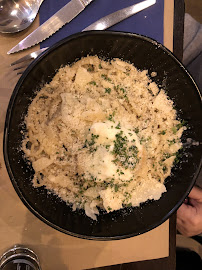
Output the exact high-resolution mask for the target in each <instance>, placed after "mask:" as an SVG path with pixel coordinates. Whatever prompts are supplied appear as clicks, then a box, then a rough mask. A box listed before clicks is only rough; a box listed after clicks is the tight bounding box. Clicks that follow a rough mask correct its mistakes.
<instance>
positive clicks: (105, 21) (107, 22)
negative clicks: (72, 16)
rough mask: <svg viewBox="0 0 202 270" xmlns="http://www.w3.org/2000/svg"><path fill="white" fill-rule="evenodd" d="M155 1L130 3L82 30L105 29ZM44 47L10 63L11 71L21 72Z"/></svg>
mask: <svg viewBox="0 0 202 270" xmlns="http://www.w3.org/2000/svg"><path fill="white" fill-rule="evenodd" d="M155 3H156V0H147V1H143V2H140V3H139V4H135V5H132V6H130V7H128V8H124V9H121V10H118V11H116V12H113V13H111V14H109V15H107V16H105V17H103V18H101V19H99V20H98V21H96V22H94V23H93V24H91V25H89V26H88V27H86V28H85V29H83V30H82V32H84V31H90V30H105V29H107V28H109V27H111V26H113V25H115V24H117V23H119V22H121V21H123V20H125V19H126V18H128V17H130V16H132V15H134V14H135V13H137V12H139V11H141V10H143V9H145V8H147V7H149V6H151V5H153V4H155ZM46 49H48V47H47V48H43V49H40V50H37V51H35V52H32V53H30V54H27V55H26V56H24V57H22V58H20V59H18V60H17V61H15V62H13V63H11V66H14V69H13V71H18V72H17V75H19V74H22V73H23V71H24V69H25V68H26V67H27V66H28V65H29V64H30V61H32V60H33V59H35V58H37V57H38V56H39V55H40V54H41V53H42V52H44V51H45V50H46ZM19 64H20V65H19Z"/></svg>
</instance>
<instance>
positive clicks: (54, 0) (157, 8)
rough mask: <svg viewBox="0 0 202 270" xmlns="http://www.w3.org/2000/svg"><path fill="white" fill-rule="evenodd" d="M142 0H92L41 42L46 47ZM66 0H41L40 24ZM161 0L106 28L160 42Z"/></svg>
mask: <svg viewBox="0 0 202 270" xmlns="http://www.w3.org/2000/svg"><path fill="white" fill-rule="evenodd" d="M141 1H142V0H94V1H93V2H91V3H90V4H89V5H88V6H87V7H86V8H85V9H84V10H83V11H82V12H81V13H80V14H79V15H78V16H77V17H76V18H74V19H73V20H72V21H71V22H70V23H68V24H66V25H65V26H64V27H63V28H61V29H60V30H59V31H58V32H56V33H55V34H54V35H53V36H51V37H50V38H48V39H46V40H45V41H43V42H42V43H41V48H44V47H49V46H51V45H53V44H54V43H56V42H57V41H59V40H61V39H63V38H65V37H67V36H69V35H72V34H75V33H77V32H80V31H82V30H83V29H84V28H86V27H87V26H89V25H90V24H92V23H94V22H95V21H97V20H98V19H100V18H102V17H104V16H106V15H108V14H110V13H112V12H115V11H117V10H119V9H122V8H125V7H128V6H131V5H133V4H136V3H139V2H141ZM68 2H70V0H45V1H44V2H43V4H42V6H41V8H40V12H39V14H40V24H42V23H44V22H45V21H46V20H47V19H49V18H50V17H51V16H52V15H53V14H54V13H55V12H56V11H58V10H59V9H60V8H62V7H63V6H64V5H66V4H67V3H68ZM163 22H164V0H157V2H156V4H155V5H153V6H151V7H149V8H147V9H145V10H143V11H141V12H139V13H137V14H135V15H133V16H131V17H130V18H127V19H126V20H124V21H122V22H120V23H118V24H116V25H114V26H112V27H110V28H108V30H115V31H125V32H131V33H138V34H142V35H145V36H148V37H151V38H153V39H155V40H157V41H159V42H160V43H163Z"/></svg>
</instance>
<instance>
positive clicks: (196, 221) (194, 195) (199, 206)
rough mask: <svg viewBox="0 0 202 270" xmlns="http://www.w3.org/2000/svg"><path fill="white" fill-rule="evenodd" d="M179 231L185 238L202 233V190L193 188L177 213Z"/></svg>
mask: <svg viewBox="0 0 202 270" xmlns="http://www.w3.org/2000/svg"><path fill="white" fill-rule="evenodd" d="M177 230H178V231H179V232H180V233H181V234H183V235H185V236H194V235H198V234H200V233H202V189H201V188H198V187H195V186H194V187H193V189H192V190H191V192H190V194H189V196H188V200H187V201H185V202H184V203H183V204H182V205H181V206H180V208H179V209H178V211H177Z"/></svg>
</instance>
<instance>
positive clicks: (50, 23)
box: [7, 0, 93, 54]
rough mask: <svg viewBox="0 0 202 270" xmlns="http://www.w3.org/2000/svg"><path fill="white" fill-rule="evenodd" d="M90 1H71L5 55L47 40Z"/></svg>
mask: <svg viewBox="0 0 202 270" xmlns="http://www.w3.org/2000/svg"><path fill="white" fill-rule="evenodd" d="M92 1H93V0H71V1H70V2H69V3H68V4H66V5H65V6H64V7H63V8H61V9H60V10H59V11H58V12H56V13H55V14H54V15H53V16H52V17H50V18H49V19H48V20H47V21H45V22H44V23H43V24H42V25H41V26H39V27H38V28H37V29H36V30H34V31H33V32H32V33H31V34H30V35H28V36H27V37H26V38H24V39H23V40H22V41H20V42H19V43H18V44H17V45H16V46H15V47H13V48H12V49H11V50H10V51H9V52H7V54H11V53H15V52H18V51H21V50H24V49H27V48H29V47H32V46H33V45H36V44H38V43H40V42H41V41H43V40H45V39H47V38H48V37H50V36H51V35H53V34H54V33H55V32H57V31H58V30H59V29H60V28H61V27H62V26H64V25H65V24H66V23H69V22H70V21H71V20H72V19H74V18H75V17H76V16H77V15H78V14H79V13H81V11H83V10H84V9H85V7H86V6H87V5H88V4H90V3H91V2H92Z"/></svg>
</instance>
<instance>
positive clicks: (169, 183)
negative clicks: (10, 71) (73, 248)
mask: <svg viewBox="0 0 202 270" xmlns="http://www.w3.org/2000/svg"><path fill="white" fill-rule="evenodd" d="M87 55H98V56H99V57H102V58H104V59H112V58H116V57H118V58H121V59H123V60H126V61H130V62H131V63H134V65H135V66H136V67H137V68H138V69H140V70H144V69H147V70H148V73H149V74H151V72H153V71H155V72H157V76H156V77H155V79H154V80H155V81H156V82H157V84H158V85H159V87H160V88H161V87H163V88H164V89H165V90H166V92H167V94H168V96H169V97H170V98H171V99H172V100H173V101H174V104H175V106H176V109H177V111H178V112H179V117H180V118H181V119H184V120H186V121H187V122H188V125H189V128H188V129H187V130H186V132H184V134H183V137H182V141H183V143H184V150H183V151H182V158H181V162H180V163H178V165H176V166H175V167H174V168H173V170H172V175H171V176H170V177H168V178H167V179H166V188H167V192H166V193H164V194H163V196H162V197H161V199H160V200H158V201H148V202H146V203H143V204H141V206H140V207H135V208H129V209H122V210H119V211H115V212H112V213H110V214H106V213H104V212H103V213H101V214H100V215H99V217H98V221H97V222H96V221H92V220H91V219H90V218H89V217H87V216H86V215H85V214H84V211H82V210H80V211H76V212H73V211H72V210H71V207H69V206H68V205H66V203H65V202H63V201H61V200H60V199H59V198H58V197H57V196H54V195H53V194H51V193H49V192H48V191H47V190H46V189H45V188H44V187H40V188H34V187H33V186H32V183H31V179H32V177H33V169H32V167H31V166H30V165H29V164H28V163H27V162H26V161H25V160H24V158H23V153H22V151H21V150H20V146H21V142H22V139H23V134H22V133H21V130H22V129H23V128H25V127H24V126H23V119H24V116H25V115H26V113H27V110H28V106H29V104H30V103H31V100H32V99H33V98H34V97H35V95H36V90H37V89H39V88H40V86H41V85H42V84H43V83H44V82H50V81H51V79H52V78H53V76H54V75H55V73H56V71H57V70H58V69H59V68H60V67H61V66H64V65H67V64H71V63H73V62H74V61H75V60H77V59H80V58H81V57H84V56H87ZM200 116H201V97H200V94H199V90H198V88H197V86H196V84H195V83H194V81H193V79H192V78H191V76H190V75H189V73H188V72H187V71H186V69H185V68H184V67H183V65H182V64H181V63H180V62H179V61H178V60H177V59H176V58H175V56H173V54H172V53H171V52H170V51H169V50H167V49H166V48H165V47H163V46H162V45H161V44H159V43H157V42H156V41H154V40H151V39H149V38H147V37H144V36H140V35H135V34H129V33H120V32H110V31H106V32H105V31H92V32H85V33H79V34H75V35H73V36H70V37H68V38H66V39H64V40H62V41H60V42H58V43H57V44H55V45H54V46H52V47H51V48H49V49H48V50H47V51H46V52H45V53H43V54H42V55H41V56H40V57H38V58H37V59H36V60H35V61H34V62H33V63H32V64H31V65H30V66H29V67H28V68H27V69H26V71H25V72H24V74H23V75H22V77H21V78H20V80H19V81H18V83H17V85H16V87H15V89H14V92H13V94H12V97H11V100H10V103H9V106H8V111H7V116H6V123H5V132H4V158H5V163H6V166H7V170H8V173H9V176H10V179H11V181H12V184H13V186H14V188H15V190H16V192H17V194H18V195H19V197H20V199H21V200H22V201H23V203H24V204H25V205H26V206H27V207H28V209H29V210H31V211H32V212H33V213H34V214H35V215H36V216H37V217H38V218H40V219H41V220H42V221H44V222H45V223H47V224H48V225H50V226H52V227H53V228H55V229H57V230H59V231H62V232H64V233H67V234H70V235H72V236H77V237H81V238H87V239H96V240H114V239H122V238H127V237H131V236H135V235H138V234H141V233H144V232H146V231H149V230H151V229H153V228H155V227H156V226H158V225H160V224H161V223H162V222H164V221H165V220H166V219H168V218H169V216H170V215H171V214H172V213H174V212H175V211H176V210H177V208H178V207H179V206H180V205H181V203H182V202H183V200H184V199H185V198H186V196H187V195H188V193H189V192H190V190H191V188H192V186H193V184H194V182H195V179H196V177H197V175H198V172H199V168H200V162H201V150H202V149H201V146H197V145H195V146H194V145H191V143H190V141H191V140H192V141H195V142H198V141H199V139H200V138H201V137H202V125H201V121H200ZM187 138H191V140H189V142H188V143H187ZM195 144H196V143H195Z"/></svg>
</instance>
